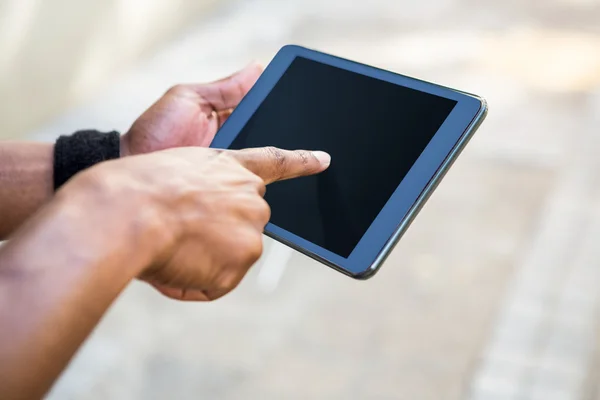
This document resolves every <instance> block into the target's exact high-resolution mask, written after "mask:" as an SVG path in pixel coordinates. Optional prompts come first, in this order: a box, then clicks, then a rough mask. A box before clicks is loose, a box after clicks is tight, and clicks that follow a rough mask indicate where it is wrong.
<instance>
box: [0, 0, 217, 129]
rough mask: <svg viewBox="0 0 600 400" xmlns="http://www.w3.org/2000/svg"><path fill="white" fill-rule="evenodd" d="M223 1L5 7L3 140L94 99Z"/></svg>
mask: <svg viewBox="0 0 600 400" xmlns="http://www.w3.org/2000/svg"><path fill="white" fill-rule="evenodd" d="M217 1H218V0H83V1H81V0H52V1H42V0H0V139H1V138H11V137H12V138H14V137H19V136H21V135H23V134H25V133H26V132H27V131H29V130H31V129H32V128H35V127H36V126H38V125H39V124H41V123H42V122H45V121H47V120H48V119H50V118H52V116H54V115H56V114H57V113H60V112H62V111H64V109H65V108H67V107H69V106H73V105H75V104H77V103H78V102H79V101H81V100H82V99H84V98H88V97H91V96H93V93H94V89H96V88H98V87H100V86H101V85H102V84H103V83H105V82H107V81H108V79H109V77H110V76H111V75H114V74H117V73H118V72H119V71H120V70H123V69H125V68H127V67H128V66H129V65H131V64H132V63H134V62H135V61H136V60H138V59H139V58H140V57H143V56H144V55H145V54H146V52H147V51H149V50H151V49H153V48H154V47H155V46H157V45H158V44H160V43H162V42H164V41H166V40H168V39H169V38H171V37H172V36H173V35H175V34H177V33H179V32H180V31H182V30H183V29H186V28H187V27H189V26H190V25H193V23H194V21H197V20H198V18H199V17H200V16H201V15H202V14H203V13H205V12H207V11H208V10H209V9H210V7H211V6H214V5H216V4H217Z"/></svg>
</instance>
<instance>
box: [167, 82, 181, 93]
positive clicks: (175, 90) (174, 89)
mask: <svg viewBox="0 0 600 400" xmlns="http://www.w3.org/2000/svg"><path fill="white" fill-rule="evenodd" d="M185 87H186V86H185V85H184V84H181V83H179V84H177V85H174V86H171V87H170V88H169V90H167V94H180V93H181V92H183V91H184V90H185Z"/></svg>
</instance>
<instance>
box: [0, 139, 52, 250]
mask: <svg viewBox="0 0 600 400" xmlns="http://www.w3.org/2000/svg"><path fill="white" fill-rule="evenodd" d="M53 152H54V147H53V145H51V144H46V143H25V142H5V143H2V144H0V221H1V222H0V240H3V239H6V238H7V237H8V236H9V235H10V233H11V232H13V231H14V230H15V229H16V228H18V227H19V226H20V225H21V223H22V222H23V221H24V220H25V219H27V218H29V217H30V216H31V214H33V212H34V211H35V210H37V209H38V208H39V207H40V206H41V205H43V204H44V203H45V202H46V201H47V200H48V199H49V198H50V197H51V196H52V192H53V190H52V157H53Z"/></svg>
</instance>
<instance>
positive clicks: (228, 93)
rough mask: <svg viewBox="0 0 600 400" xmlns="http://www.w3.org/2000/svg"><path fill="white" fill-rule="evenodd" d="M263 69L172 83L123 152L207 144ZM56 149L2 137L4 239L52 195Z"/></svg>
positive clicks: (0, 230)
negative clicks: (198, 81)
mask: <svg viewBox="0 0 600 400" xmlns="http://www.w3.org/2000/svg"><path fill="white" fill-rule="evenodd" d="M261 72H262V67H261V66H260V65H257V64H251V65H249V66H248V67H246V68H245V69H243V70H242V71H240V72H238V73H236V74H233V75H232V76H230V77H228V78H225V79H222V80H219V81H216V82H212V83H207V84H186V85H177V86H174V87H173V88H171V89H169V90H168V91H167V92H166V93H165V95H164V96H163V97H161V98H160V99H159V100H158V101H157V102H156V103H154V104H153V105H152V106H151V107H150V108H149V109H148V110H147V111H146V112H145V113H144V114H142V116H140V118H138V120H137V121H135V123H134V124H133V125H132V127H131V128H130V129H129V131H128V132H127V133H126V134H125V135H123V136H122V138H121V156H123V157H126V156H130V155H138V154H145V153H151V152H154V151H159V150H165V149H169V148H175V147H184V146H202V147H206V146H208V145H209V144H210V142H211V141H212V139H213V137H214V136H215V134H216V133H217V130H218V129H219V127H220V126H221V125H222V124H223V123H224V122H225V120H226V119H227V117H228V116H229V114H231V111H232V110H233V108H235V107H236V106H237V105H238V103H239V102H240V101H241V100H242V98H243V97H244V96H245V95H246V93H248V91H249V90H250V88H252V86H253V85H254V83H255V82H256V80H257V79H258V77H259V76H260V74H261ZM53 152H54V146H53V145H52V144H44V143H24V142H14V143H11V142H3V143H0V241H1V240H5V239H8V238H9V237H10V236H11V234H12V233H13V232H14V231H15V230H16V229H17V228H18V227H19V226H21V224H22V223H23V222H24V221H25V220H26V219H27V218H29V217H30V216H32V215H33V214H34V213H35V212H36V211H37V210H38V209H39V208H40V207H41V206H43V205H44V204H45V203H47V202H48V201H49V200H50V199H51V198H52V195H53V187H52V174H53V170H52V165H53Z"/></svg>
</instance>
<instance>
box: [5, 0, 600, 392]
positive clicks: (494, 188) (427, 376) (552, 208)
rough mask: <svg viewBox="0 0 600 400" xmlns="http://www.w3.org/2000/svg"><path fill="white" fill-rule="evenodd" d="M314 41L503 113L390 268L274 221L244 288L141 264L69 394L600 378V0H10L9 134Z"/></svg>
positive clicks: (96, 117)
mask: <svg viewBox="0 0 600 400" xmlns="http://www.w3.org/2000/svg"><path fill="white" fill-rule="evenodd" d="M288 43H295V44H300V45H304V46H307V47H312V48H316V49H319V50H322V51H325V52H330V53H333V54H336V55H339V56H342V57H346V58H351V59H355V60H358V61H361V62H364V63H368V64H372V65H376V66H378V67H381V68H386V69H390V70H393V71H396V72H399V73H402V74H406V75H411V76H415V77H418V78H421V79H425V80H431V81H435V82H438V83H441V84H443V85H447V86H452V87H457V88H460V89H462V90H466V91H470V92H474V93H477V94H480V95H482V96H484V97H485V98H487V99H488V101H489V104H490V114H489V116H488V119H487V121H486V122H485V123H484V125H483V127H482V128H481V129H480V130H479V132H478V133H477V135H476V136H475V138H474V139H473V141H472V142H471V144H470V145H469V146H468V148H467V150H466V151H465V152H464V153H463V155H462V156H461V158H460V159H459V161H458V162H457V163H456V164H455V167H454V168H453V169H452V170H451V171H450V173H449V174H448V176H447V178H446V179H445V180H444V182H443V183H442V184H441V186H440V188H439V189H438V191H437V192H436V193H435V195H434V196H433V197H432V198H431V200H430V201H429V202H428V204H427V206H426V207H425V208H424V210H423V211H422V212H421V214H420V215H419V217H418V218H417V219H416V221H415V223H414V224H413V226H412V227H411V229H410V230H409V232H408V234H407V235H406V236H405V237H404V239H403V240H402V241H401V243H400V244H399V245H398V246H397V248H396V250H395V251H394V253H393V254H392V256H391V257H390V259H389V261H388V262H387V264H386V265H385V266H384V267H383V268H382V270H381V272H380V273H379V274H378V275H377V276H376V277H375V278H373V279H372V280H370V281H367V282H355V281H352V280H351V279H349V278H346V277H344V276H342V275H340V274H338V273H336V272H334V271H332V270H330V269H328V268H326V267H324V266H322V265H319V264H317V263H315V262H313V261H310V260H308V259H307V258H305V257H303V256H301V255H300V254H297V253H295V252H293V251H291V250H288V249H287V248H285V247H284V246H282V245H279V244H277V243H274V242H271V241H270V240H268V239H265V241H266V251H265V254H264V256H263V258H262V259H261V261H260V262H259V263H258V264H257V265H256V267H255V268H254V269H253V270H252V272H251V274H250V275H249V276H248V277H247V278H246V279H245V281H244V282H243V284H242V285H241V287H240V288H239V289H238V290H237V291H235V293H233V294H231V295H229V296H227V297H226V298H225V299H223V300H220V301H218V302H215V303H214V304H179V303H176V302H174V301H170V300H167V299H164V298H162V297H161V296H160V295H158V294H157V293H155V292H154V291H153V290H152V289H150V288H149V287H147V286H145V285H143V284H141V283H134V284H133V285H131V286H130V287H129V288H128V290H127V291H126V292H125V293H124V294H123V295H122V296H121V298H120V299H119V300H118V301H117V302H116V303H115V305H114V306H113V307H112V309H111V310H110V312H109V314H108V315H107V317H106V318H105V319H104V320H103V322H102V323H101V325H100V326H99V327H98V329H97V330H96V331H95V333H94V335H93V336H92V337H91V338H90V340H89V341H88V342H87V343H86V345H85V346H84V348H83V349H82V351H81V352H80V353H79V354H78V356H77V357H76V358H75V360H74V361H73V362H72V364H71V365H70V367H69V369H68V371H67V372H66V373H65V374H64V376H63V377H62V378H61V380H60V382H59V383H58V384H57V385H56V387H55V388H54V390H53V391H52V393H51V394H50V395H49V398H50V399H52V400H59V399H60V400H62V399H84V400H87V399H90V400H91V399H94V400H95V399H115V400H118V399H344V400H346V399H381V400H383V399H407V400H428V399H468V400H481V399H490V400H495V399H507V400H513V399H514V400H517V399H518V400H554V399H557V400H558V399H560V400H563V399H564V400H567V399H573V400H579V399H582V400H583V399H586V400H587V399H590V400H595V399H600V374H599V368H600V347H599V344H600V336H599V335H598V333H599V332H600V318H599V311H600V308H599V305H600V244H599V243H598V242H600V156H599V154H600V0H505V1H490V0H428V1H419V2H416V1H410V0H388V1H385V0H370V1H354V2H351V1H347V0H220V1H217V0H106V1H92V0H89V1H75V0H53V1H41V0H0V54H1V56H0V103H1V107H0V138H5V139H6V138H12V139H15V138H18V139H35V140H46V141H51V140H53V139H54V138H55V137H56V136H58V135H60V134H65V133H70V132H72V131H74V130H77V129H82V128H88V127H92V128H97V129H106V130H110V129H118V130H121V131H125V130H126V129H127V128H128V127H129V125H130V124H131V123H132V121H133V120H134V119H135V118H136V117H137V116H138V115H139V114H140V113H141V112H142V111H143V110H144V109H145V108H147V107H148V106H149V105H150V104H151V103H152V102H153V101H154V100H155V99H157V98H158V97H159V96H160V95H161V94H162V93H163V92H164V91H165V90H166V89H167V88H168V87H169V86H171V85H173V84H175V83H178V82H203V81H210V80H213V79H217V78H220V77H223V76H225V75H228V74H230V73H232V72H233V71H235V70H237V69H239V68H241V67H243V66H244V65H245V64H246V63H248V62H250V61H251V60H258V61H260V62H262V63H265V64H266V63H268V62H269V60H270V59H271V58H272V57H273V56H274V54H275V53H276V51H277V50H278V49H279V48H280V47H281V46H282V45H284V44H288Z"/></svg>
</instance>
